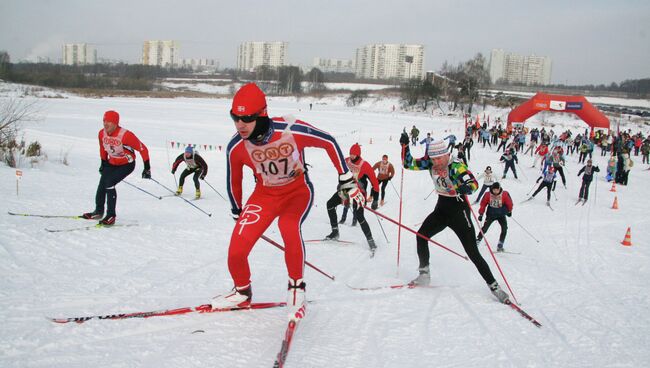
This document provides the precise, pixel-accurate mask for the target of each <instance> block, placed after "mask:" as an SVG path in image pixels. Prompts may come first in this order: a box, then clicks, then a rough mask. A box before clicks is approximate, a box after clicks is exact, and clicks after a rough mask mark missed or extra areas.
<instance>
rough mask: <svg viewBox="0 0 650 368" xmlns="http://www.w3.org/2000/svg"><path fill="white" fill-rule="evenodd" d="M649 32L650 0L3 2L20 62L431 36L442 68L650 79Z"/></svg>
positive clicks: (6, 45)
mask: <svg viewBox="0 0 650 368" xmlns="http://www.w3.org/2000/svg"><path fill="white" fill-rule="evenodd" d="M649 37H650V2H647V1H635V0H621V1H617V2H609V1H587V0H576V1H572V2H566V1H557V0H547V1H543V2H522V1H514V0H503V1H451V0H444V1H414V0H405V1H399V2H396V1H388V0H374V1H365V0H363V1H350V0H348V1H343V0H330V1H308V0H306V1H290V0H285V1H270V0H267V1H264V0H240V1H232V0H231V1H208V0H188V1H169V0H160V1H132V0H131V1H125V0H114V1H111V2H108V3H107V2H97V3H96V2H92V1H82V0H61V1H47V0H34V1H29V0H27V1H20V0H4V1H2V3H0V49H6V50H7V51H9V53H10V54H11V56H12V59H13V60H22V59H28V58H29V59H33V58H35V57H38V56H45V57H50V58H52V59H53V60H58V59H60V58H61V51H60V50H61V45H60V44H62V43H64V42H87V43H92V44H95V45H96V47H97V50H98V54H99V57H100V58H109V59H121V60H125V61H128V62H138V61H139V58H140V52H141V47H142V41H144V40H147V39H175V40H179V41H180V42H181V56H183V57H209V58H216V59H218V60H219V61H220V63H221V65H222V66H234V64H235V60H236V50H237V46H238V45H239V43H241V42H242V41H250V40H266V41H276V40H281V41H287V42H289V61H290V62H292V63H295V64H304V65H309V64H310V63H311V60H312V58H313V57H316V56H319V57H331V58H352V57H353V55H354V50H355V49H356V48H357V47H359V46H361V45H364V44H367V43H374V42H381V43H384V42H385V43H421V44H424V45H425V67H426V68H427V69H431V70H435V69H438V68H439V67H440V66H441V65H442V63H443V62H444V61H445V60H448V61H450V62H459V61H462V60H466V59H468V58H470V57H472V56H473V55H474V54H475V53H476V52H482V53H484V54H489V52H490V49H492V48H503V49H505V50H508V51H512V52H517V53H522V54H532V53H534V54H537V55H545V56H550V57H551V58H552V59H553V78H552V79H553V82H562V83H565V82H568V83H571V84H578V83H610V82H612V81H616V82H620V81H621V80H624V79H628V78H643V77H650V68H649V67H648V66H647V60H649V59H650V42H649V41H650V40H649ZM57 43H59V44H58V45H57Z"/></svg>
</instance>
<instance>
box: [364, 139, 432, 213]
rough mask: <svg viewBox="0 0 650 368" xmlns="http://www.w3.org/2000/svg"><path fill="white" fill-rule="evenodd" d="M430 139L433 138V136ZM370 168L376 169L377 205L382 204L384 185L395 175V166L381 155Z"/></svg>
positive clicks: (385, 156)
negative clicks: (379, 187) (379, 189)
mask: <svg viewBox="0 0 650 368" xmlns="http://www.w3.org/2000/svg"><path fill="white" fill-rule="evenodd" d="M429 135H430V133H427V137H428V136H429ZM431 140H433V138H432V139H431ZM427 145H428V143H427ZM427 150H428V149H427ZM372 169H373V170H377V172H378V174H377V181H379V184H381V200H380V201H379V205H380V206H383V205H384V198H385V197H386V185H387V184H388V182H389V181H390V180H391V179H393V176H395V168H394V167H393V164H391V163H390V162H388V155H383V156H382V157H381V161H377V162H376V163H375V164H374V165H372Z"/></svg>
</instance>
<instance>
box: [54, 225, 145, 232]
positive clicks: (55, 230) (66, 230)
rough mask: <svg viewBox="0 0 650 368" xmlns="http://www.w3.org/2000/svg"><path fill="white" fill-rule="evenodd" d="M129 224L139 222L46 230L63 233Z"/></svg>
mask: <svg viewBox="0 0 650 368" xmlns="http://www.w3.org/2000/svg"><path fill="white" fill-rule="evenodd" d="M128 226H138V224H114V225H102V224H95V225H90V226H81V227H73V228H69V229H49V228H45V231H47V232H50V233H63V232H68V231H80V230H92V229H103V228H110V227H128Z"/></svg>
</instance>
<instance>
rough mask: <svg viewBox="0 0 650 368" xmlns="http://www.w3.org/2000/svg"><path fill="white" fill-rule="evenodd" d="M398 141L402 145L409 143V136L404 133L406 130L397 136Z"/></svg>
mask: <svg viewBox="0 0 650 368" xmlns="http://www.w3.org/2000/svg"><path fill="white" fill-rule="evenodd" d="M399 143H400V144H401V145H403V146H407V145H408V144H409V136H408V134H406V132H403V133H402V135H401V136H400V137H399Z"/></svg>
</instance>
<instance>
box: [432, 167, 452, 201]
mask: <svg viewBox="0 0 650 368" xmlns="http://www.w3.org/2000/svg"><path fill="white" fill-rule="evenodd" d="M429 173H430V174H431V179H433V184H434V186H435V188H436V192H438V194H440V195H443V196H447V197H455V196H456V194H457V193H456V189H455V187H454V183H453V182H452V181H451V178H450V177H449V170H442V171H440V172H436V171H435V170H430V171H429Z"/></svg>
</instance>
